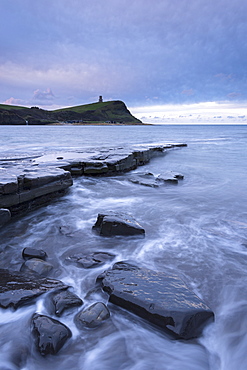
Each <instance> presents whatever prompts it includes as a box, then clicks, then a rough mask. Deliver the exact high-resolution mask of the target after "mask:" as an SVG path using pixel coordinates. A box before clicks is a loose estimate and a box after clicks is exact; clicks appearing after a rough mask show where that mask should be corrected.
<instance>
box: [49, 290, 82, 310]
mask: <svg viewBox="0 0 247 370" xmlns="http://www.w3.org/2000/svg"><path fill="white" fill-rule="evenodd" d="M49 298H50V300H51V303H52V306H53V312H54V311H55V314H56V315H57V316H61V315H62V313H63V312H64V311H65V310H68V309H70V308H73V307H79V306H81V305H82V304H83V301H82V299H81V298H79V297H78V296H77V295H76V294H74V293H72V292H70V291H69V290H68V287H65V288H62V289H59V290H57V291H55V292H53V293H51V295H50V297H49Z"/></svg>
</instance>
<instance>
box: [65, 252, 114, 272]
mask: <svg viewBox="0 0 247 370" xmlns="http://www.w3.org/2000/svg"><path fill="white" fill-rule="evenodd" d="M114 257H115V255H114V254H111V253H106V252H94V253H91V254H88V255H85V254H82V253H79V254H75V255H73V256H69V257H67V258H66V261H68V262H72V263H75V264H76V266H77V267H83V268H86V269H87V268H91V267H98V266H101V265H103V264H104V263H105V262H107V261H111V260H113V258H114Z"/></svg>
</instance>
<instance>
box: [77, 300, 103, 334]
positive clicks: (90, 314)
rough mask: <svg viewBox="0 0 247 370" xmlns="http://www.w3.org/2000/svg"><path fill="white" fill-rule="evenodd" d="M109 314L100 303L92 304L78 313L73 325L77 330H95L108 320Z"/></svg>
mask: <svg viewBox="0 0 247 370" xmlns="http://www.w3.org/2000/svg"><path fill="white" fill-rule="evenodd" d="M109 317H110V312H109V310H108V308H107V307H106V305H105V304H104V303H102V302H97V303H94V304H93V305H92V306H90V307H88V308H87V309H86V310H84V311H80V312H78V314H77V315H76V316H75V324H76V326H77V327H78V328H79V329H83V328H85V327H88V328H95V327H97V326H99V325H100V324H102V323H103V322H104V321H105V320H107V319H109Z"/></svg>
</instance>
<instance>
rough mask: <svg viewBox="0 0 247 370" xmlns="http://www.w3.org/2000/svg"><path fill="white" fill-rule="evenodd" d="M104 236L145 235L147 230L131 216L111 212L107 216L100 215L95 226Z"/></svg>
mask: <svg viewBox="0 0 247 370" xmlns="http://www.w3.org/2000/svg"><path fill="white" fill-rule="evenodd" d="M93 229H94V230H96V231H97V232H98V233H99V234H100V235H102V236H113V235H126V236H128V235H143V236H144V234H145V230H144V229H143V228H142V227H141V225H140V224H139V223H138V222H137V221H136V220H135V219H134V218H133V217H132V216H131V215H129V214H126V213H115V212H109V213H107V214H102V213H100V214H98V218H97V221H96V223H95V225H94V226H93Z"/></svg>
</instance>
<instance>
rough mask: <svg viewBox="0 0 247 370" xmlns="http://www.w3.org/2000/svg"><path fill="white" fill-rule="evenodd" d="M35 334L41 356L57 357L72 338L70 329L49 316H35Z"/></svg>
mask: <svg viewBox="0 0 247 370" xmlns="http://www.w3.org/2000/svg"><path fill="white" fill-rule="evenodd" d="M32 325H33V329H32V331H33V334H34V335H35V336H36V339H37V348H38V350H39V352H40V353H41V355H43V356H46V355H48V354H51V355H55V354H56V353H57V352H58V351H59V350H60V349H61V348H62V347H63V345H64V344H65V342H66V341H67V340H68V339H69V338H70V337H71V336H72V333H71V331H70V329H69V328H68V327H67V326H66V325H64V324H62V323H61V322H60V321H58V320H54V319H52V318H51V317H49V316H45V315H39V314H34V316H33V318H32Z"/></svg>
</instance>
